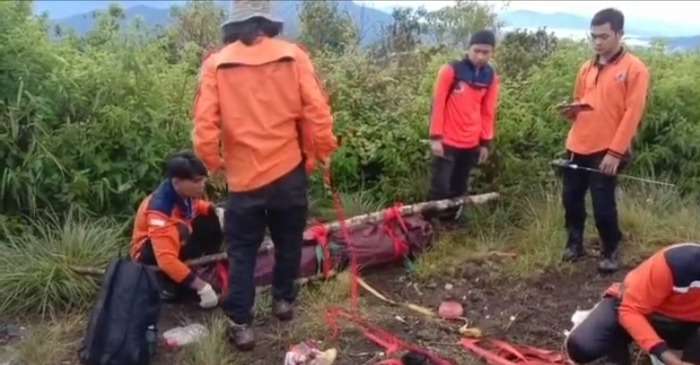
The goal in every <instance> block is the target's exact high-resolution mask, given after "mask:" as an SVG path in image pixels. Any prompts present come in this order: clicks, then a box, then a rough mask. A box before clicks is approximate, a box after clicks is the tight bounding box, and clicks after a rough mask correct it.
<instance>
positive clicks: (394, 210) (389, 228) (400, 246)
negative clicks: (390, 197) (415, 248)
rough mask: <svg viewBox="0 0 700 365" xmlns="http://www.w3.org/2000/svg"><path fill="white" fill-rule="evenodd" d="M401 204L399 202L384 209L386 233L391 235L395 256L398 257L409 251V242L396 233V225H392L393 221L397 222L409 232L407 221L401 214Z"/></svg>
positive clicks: (404, 255) (404, 230)
mask: <svg viewBox="0 0 700 365" xmlns="http://www.w3.org/2000/svg"><path fill="white" fill-rule="evenodd" d="M401 206H402V205H401V203H397V204H396V205H394V206H393V207H391V208H389V209H387V210H386V211H384V233H386V235H387V236H389V238H390V239H391V242H392V243H393V244H394V257H395V258H396V259H399V258H403V257H406V255H408V252H409V247H408V243H407V242H406V240H405V239H403V238H401V237H400V236H399V235H397V234H396V231H395V230H394V226H393V225H392V223H394V222H395V223H397V224H398V225H399V226H400V227H401V229H402V230H403V232H408V228H407V227H406V222H404V220H403V217H402V216H401Z"/></svg>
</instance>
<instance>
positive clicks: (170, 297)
mask: <svg viewBox="0 0 700 365" xmlns="http://www.w3.org/2000/svg"><path fill="white" fill-rule="evenodd" d="M158 287H159V289H160V291H159V293H158V295H159V296H160V300H162V301H163V302H165V303H174V302H176V301H178V299H180V292H179V290H178V285H177V284H176V283H175V282H174V281H172V280H170V278H168V277H167V276H165V275H164V274H163V273H159V274H158Z"/></svg>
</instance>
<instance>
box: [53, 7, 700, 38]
mask: <svg viewBox="0 0 700 365" xmlns="http://www.w3.org/2000/svg"><path fill="white" fill-rule="evenodd" d="M42 3H43V7H44V8H46V7H48V6H49V5H51V2H42ZM217 3H218V5H219V6H221V7H223V8H225V9H228V6H229V4H230V2H229V1H228V0H218V1H217ZM301 3H302V0H288V1H276V2H273V4H275V5H274V8H273V12H274V13H275V14H276V15H277V16H279V17H281V18H282V19H284V21H285V31H284V34H285V35H286V36H288V37H295V36H297V35H298V34H299V10H300V7H301ZM133 4H135V5H133ZM144 4H148V2H146V1H135V2H133V3H132V2H122V6H124V7H125V15H126V19H125V22H126V23H129V22H131V21H132V20H133V19H135V18H136V17H141V18H142V19H143V20H144V22H145V24H146V25H148V26H167V25H169V24H170V23H171V22H172V18H171V17H170V7H171V6H173V5H175V6H179V5H183V4H184V3H183V2H182V1H161V2H157V3H156V4H157V6H149V5H144ZM151 4H153V3H151ZM338 4H339V7H340V9H341V10H343V11H346V12H348V14H350V16H351V17H352V19H353V21H354V22H355V24H357V26H358V29H359V31H360V37H361V41H362V44H363V45H368V44H371V43H373V42H375V41H377V40H378V39H379V38H380V36H381V30H382V28H383V27H385V26H387V25H389V24H390V23H391V21H392V17H391V15H390V14H388V13H386V12H384V11H381V10H378V9H374V8H370V7H367V6H363V5H360V4H358V3H355V2H352V1H342V2H339V3H338ZM130 5H131V6H130ZM85 6H92V7H93V9H94V8H95V7H96V6H101V9H104V8H105V3H104V2H96V1H86V2H85ZM44 10H46V9H44ZM50 10H51V9H48V11H49V15H50ZM102 11H104V10H102ZM94 14H95V11H87V12H84V13H82V14H78V15H73V16H69V17H65V18H61V19H53V21H54V23H55V24H59V25H61V26H62V27H64V28H72V29H74V30H75V31H76V32H77V33H78V34H81V35H82V34H85V33H87V32H88V31H90V29H92V28H93V26H94V24H95V16H94ZM499 17H500V19H501V20H502V21H503V22H504V23H505V25H506V26H507V27H508V29H514V28H525V29H536V28H540V27H547V28H548V29H550V30H554V31H555V33H556V34H557V35H559V36H562V37H568V36H571V34H572V33H576V34H579V35H582V34H584V31H585V30H588V29H589V24H590V19H588V18H585V17H582V16H578V15H573V14H568V13H561V12H559V13H541V12H536V11H529V10H516V11H505V12H503V13H501V14H499ZM673 29H677V30H676V32H678V31H681V30H682V29H681V28H673V27H672V26H669V25H668V24H665V23H662V22H653V21H645V20H641V21H640V20H636V21H635V20H634V19H631V20H629V25H628V26H627V34H628V38H629V39H630V40H635V41H637V42H638V44H643V43H648V42H649V41H650V40H652V39H656V38H659V37H663V39H665V40H666V41H667V42H668V43H669V46H670V48H671V49H673V50H690V49H696V48H698V47H700V35H699V36H692V37H672V35H673V34H674V33H673V32H674V31H673ZM669 35H671V37H669Z"/></svg>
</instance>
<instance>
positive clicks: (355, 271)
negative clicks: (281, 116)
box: [324, 167, 360, 312]
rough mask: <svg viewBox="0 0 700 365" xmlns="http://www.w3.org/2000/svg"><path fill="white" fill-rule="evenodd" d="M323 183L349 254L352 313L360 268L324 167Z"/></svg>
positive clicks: (356, 304) (356, 307)
mask: <svg viewBox="0 0 700 365" xmlns="http://www.w3.org/2000/svg"><path fill="white" fill-rule="evenodd" d="M324 181H325V183H326V186H327V187H328V190H330V192H331V194H332V195H333V206H334V208H335V214H336V215H337V217H338V222H339V223H340V230H341V233H342V235H343V239H344V240H345V242H346V244H347V247H348V252H349V253H350V274H351V284H350V299H351V302H350V303H351V308H352V310H353V311H355V312H356V311H358V310H359V306H360V283H359V281H358V280H357V279H358V278H359V277H360V266H359V264H358V262H357V254H356V248H355V245H354V244H353V242H352V239H351V238H350V230H349V229H348V226H347V223H346V222H345V220H346V219H347V218H346V216H345V209H343V202H342V200H341V199H340V194H338V193H337V192H336V191H335V190H334V189H333V185H332V180H331V171H330V168H328V167H326V168H325V170H324Z"/></svg>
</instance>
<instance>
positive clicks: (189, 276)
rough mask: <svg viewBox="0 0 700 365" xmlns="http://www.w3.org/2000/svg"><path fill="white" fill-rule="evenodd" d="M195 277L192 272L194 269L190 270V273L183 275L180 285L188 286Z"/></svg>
mask: <svg viewBox="0 0 700 365" xmlns="http://www.w3.org/2000/svg"><path fill="white" fill-rule="evenodd" d="M196 277H197V275H195V274H194V271H190V273H189V274H188V275H187V276H186V277H185V280H183V281H182V282H181V283H180V285H182V286H186V287H188V288H189V287H190V285H192V282H193V281H194V279H195V278H196Z"/></svg>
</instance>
